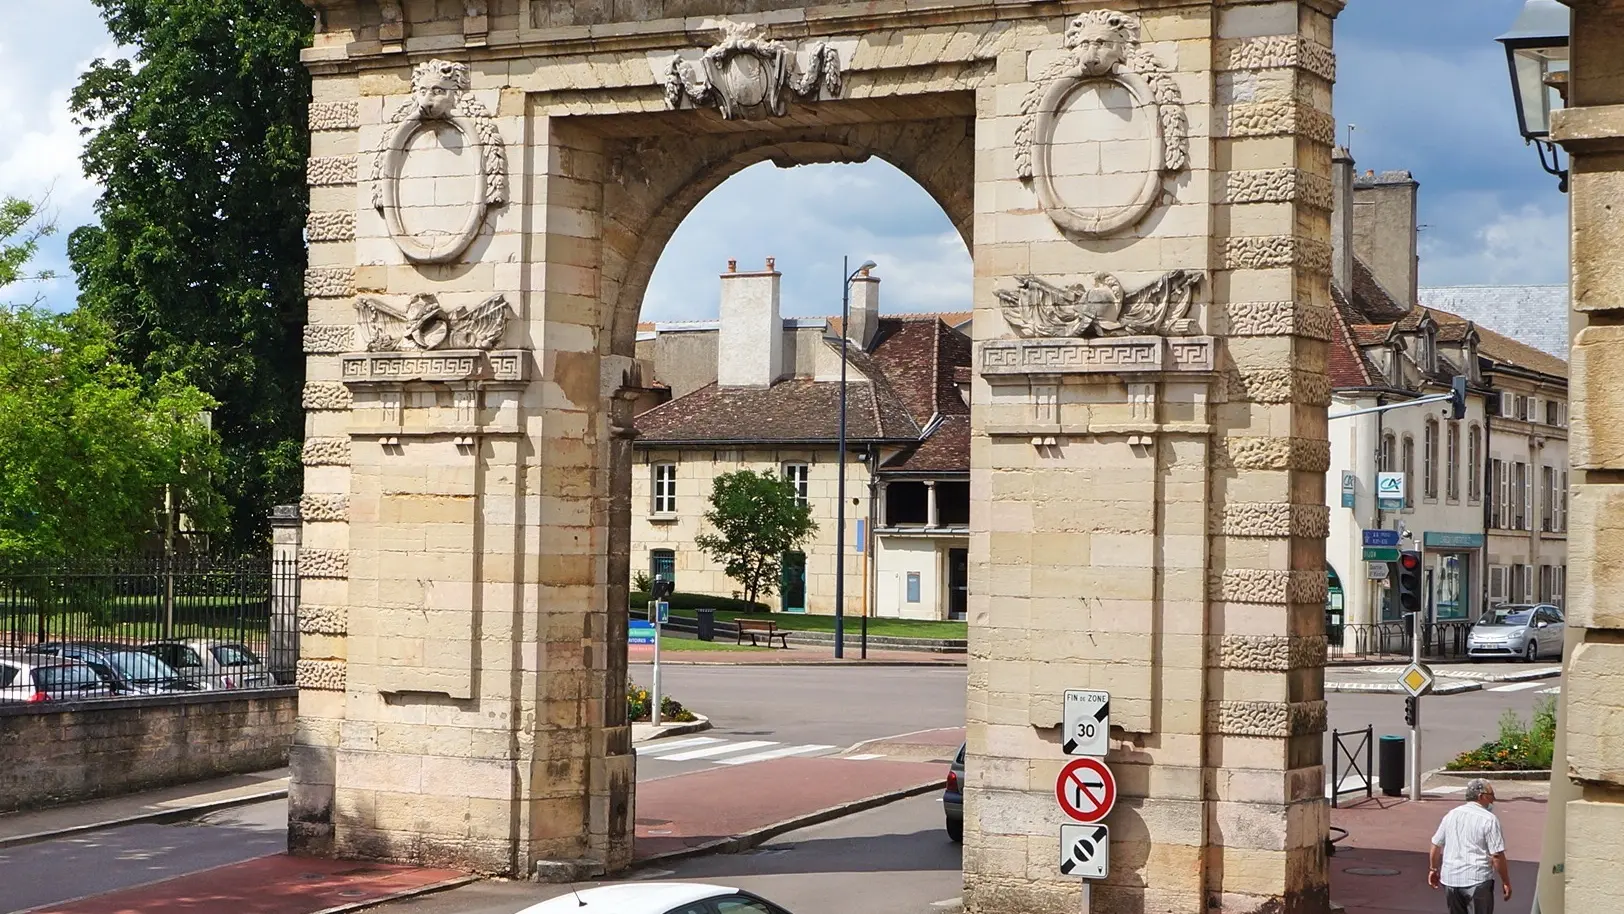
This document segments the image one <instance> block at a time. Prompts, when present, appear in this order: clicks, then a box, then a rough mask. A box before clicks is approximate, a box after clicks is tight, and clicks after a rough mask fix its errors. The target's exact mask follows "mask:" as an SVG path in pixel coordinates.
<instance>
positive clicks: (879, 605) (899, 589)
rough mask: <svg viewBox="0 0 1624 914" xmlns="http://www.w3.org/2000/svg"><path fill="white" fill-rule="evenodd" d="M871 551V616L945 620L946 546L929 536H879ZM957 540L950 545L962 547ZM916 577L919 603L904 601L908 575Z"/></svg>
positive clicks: (906, 593)
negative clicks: (872, 614) (872, 598)
mask: <svg viewBox="0 0 1624 914" xmlns="http://www.w3.org/2000/svg"><path fill="white" fill-rule="evenodd" d="M878 539H879V544H878V546H877V548H876V549H875V561H876V563H877V565H876V568H875V572H876V573H875V582H874V588H875V605H876V606H875V609H876V611H875V615H877V616H880V617H884V618H891V619H932V620H935V619H946V618H947V588H946V581H945V571H944V567H943V566H944V564H945V562H946V554H947V553H946V550H947V548H948V547H947V546H946V545H944V544H943V543H942V542H941V541H938V540H937V539H935V538H933V537H914V536H881V537H879V538H878ZM966 542H967V540H965V539H963V538H960V539H959V540H957V541H955V542H954V543H953V545H958V546H963V545H965V544H966ZM910 574H917V575H919V600H918V601H917V602H910V601H909V600H908V576H909V575H910Z"/></svg>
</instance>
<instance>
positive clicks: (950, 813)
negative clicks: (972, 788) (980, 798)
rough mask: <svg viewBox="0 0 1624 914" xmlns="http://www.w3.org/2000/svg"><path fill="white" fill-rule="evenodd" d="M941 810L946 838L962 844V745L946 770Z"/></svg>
mask: <svg viewBox="0 0 1624 914" xmlns="http://www.w3.org/2000/svg"><path fill="white" fill-rule="evenodd" d="M942 810H943V811H944V812H945V813H946V814H947V836H948V837H949V838H952V839H953V840H954V841H955V842H957V843H959V844H963V843H964V745H963V744H962V743H961V744H960V745H959V754H958V755H957V756H955V757H954V759H953V765H952V766H951V767H950V768H948V769H947V789H945V790H943V791H942Z"/></svg>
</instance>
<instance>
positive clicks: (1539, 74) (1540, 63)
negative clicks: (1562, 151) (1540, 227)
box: [1496, 0, 1571, 193]
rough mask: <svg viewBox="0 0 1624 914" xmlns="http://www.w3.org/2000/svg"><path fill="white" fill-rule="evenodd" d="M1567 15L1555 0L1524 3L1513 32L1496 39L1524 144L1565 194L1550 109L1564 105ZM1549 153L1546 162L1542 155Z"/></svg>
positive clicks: (1563, 171)
mask: <svg viewBox="0 0 1624 914" xmlns="http://www.w3.org/2000/svg"><path fill="white" fill-rule="evenodd" d="M1570 21H1571V13H1570V12H1569V10H1568V8H1567V7H1566V6H1564V5H1563V4H1561V3H1559V2H1557V0H1527V2H1525V3H1524V4H1523V8H1522V12H1521V13H1520V14H1518V16H1517V21H1516V22H1515V23H1513V24H1512V26H1511V31H1509V32H1507V33H1505V34H1504V35H1501V36H1500V37H1499V38H1498V39H1496V40H1498V41H1499V42H1500V43H1501V44H1503V45H1505V48H1506V62H1507V64H1508V65H1509V66H1510V68H1511V94H1512V98H1513V99H1514V100H1515V102H1516V104H1517V127H1518V129H1519V130H1520V131H1521V132H1522V135H1523V140H1524V141H1525V142H1527V143H1530V144H1533V146H1534V147H1535V148H1536V149H1538V150H1539V163H1540V165H1542V166H1544V168H1545V171H1546V172H1548V173H1550V174H1552V175H1555V176H1556V179H1557V182H1558V187H1559V189H1560V190H1561V191H1562V193H1567V191H1568V170H1567V169H1566V168H1562V167H1561V161H1560V160H1559V159H1558V157H1557V148H1556V144H1555V143H1553V142H1551V111H1552V110H1553V109H1556V108H1560V107H1562V104H1563V98H1564V96H1565V95H1566V93H1567V83H1568V29H1569V23H1570ZM1547 152H1548V153H1550V156H1549V161H1547V159H1546V153H1547Z"/></svg>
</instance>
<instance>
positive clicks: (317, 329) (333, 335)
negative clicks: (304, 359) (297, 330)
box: [304, 324, 355, 355]
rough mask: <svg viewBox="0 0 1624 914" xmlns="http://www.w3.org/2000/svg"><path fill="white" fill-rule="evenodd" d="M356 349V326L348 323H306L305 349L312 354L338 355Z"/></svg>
mask: <svg viewBox="0 0 1624 914" xmlns="http://www.w3.org/2000/svg"><path fill="white" fill-rule="evenodd" d="M354 350H355V328H354V327H351V326H349V325H347V324H306V325H305V328H304V351H305V352H307V353H309V354H311V355H337V354H339V353H342V352H353V351H354Z"/></svg>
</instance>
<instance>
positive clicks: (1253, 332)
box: [1218, 301, 1331, 340]
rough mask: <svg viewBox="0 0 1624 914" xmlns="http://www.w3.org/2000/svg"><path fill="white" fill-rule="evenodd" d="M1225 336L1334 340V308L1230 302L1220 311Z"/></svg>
mask: <svg viewBox="0 0 1624 914" xmlns="http://www.w3.org/2000/svg"><path fill="white" fill-rule="evenodd" d="M1218 313H1219V314H1221V315H1222V316H1223V323H1222V324H1221V325H1220V328H1219V332H1220V333H1221V334H1222V335H1224V336H1302V337H1308V338H1309V339H1316V340H1329V339H1330V338H1331V309H1329V308H1319V307H1315V306H1312V305H1307V304H1302V303H1299V302H1290V301H1261V302H1230V303H1229V304H1227V305H1224V306H1223V307H1222V308H1220V309H1219V310H1218Z"/></svg>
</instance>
